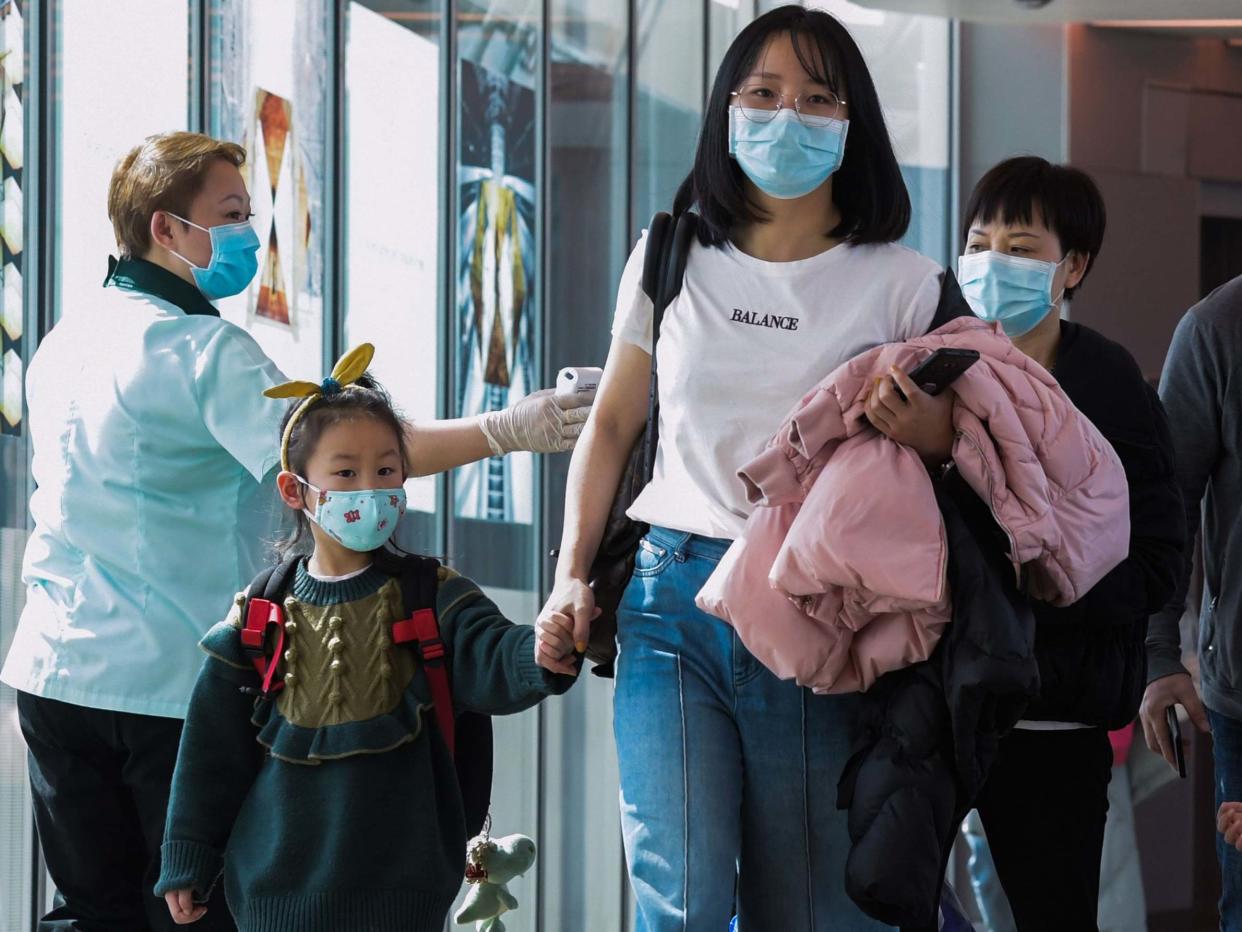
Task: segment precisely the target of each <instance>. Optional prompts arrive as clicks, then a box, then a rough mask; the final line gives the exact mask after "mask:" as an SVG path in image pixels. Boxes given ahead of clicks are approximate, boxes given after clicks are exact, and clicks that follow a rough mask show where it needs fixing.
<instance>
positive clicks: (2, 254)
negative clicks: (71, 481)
mask: <svg viewBox="0 0 1242 932" xmlns="http://www.w3.org/2000/svg"><path fill="white" fill-rule="evenodd" d="M26 11H27V4H26V2H19V3H8V4H5V5H3V6H0V275H3V287H2V288H0V658H2V657H4V656H5V655H6V654H7V653H8V650H9V644H10V643H11V642H12V640H13V632H14V630H15V629H16V627H17V619H18V617H19V616H20V614H21V610H22V606H23V605H24V604H25V600H26V587H25V586H24V585H22V581H21V560H22V554H23V552H24V551H25V549H26V521H27V517H26V491H27V489H26V483H27V475H26V456H27V445H26V440H25V437H24V436H23V424H22V401H23V398H22V377H23V374H24V364H25V362H26V360H27V359H28V358H29V355H30V353H31V351H32V350H33V349H34V339H33V334H30V333H27V332H26V326H25V318H26V314H25V307H24V301H23V297H24V295H23V291H24V289H23V276H24V274H25V271H26V265H25V261H24V260H25V255H26V250H25V244H24V237H23V227H24V223H25V211H24V206H25V205H24V202H23V195H24V182H25V172H24V166H25V164H26V145H25V132H24V129H25V127H24V123H25V119H26V106H25V105H26V101H27V100H28V97H27V90H28V85H27V83H26V80H25V78H26V75H25V72H24V65H25V43H26V28H25V26H26V24H25V19H24V14H25V13H26ZM16 697H17V694H16V693H15V692H14V691H13V690H11V689H8V688H3V687H0V826H3V827H4V830H3V831H2V832H0V929H26V928H30V923H31V917H30V916H29V904H30V890H31V884H32V881H33V879H34V863H33V859H32V858H31V850H32V845H33V841H34V838H33V835H34V829H33V822H32V819H31V817H30V794H29V790H28V783H27V780H26V754H25V748H24V745H23V743H22V738H21V733H20V730H19V729H18V726H17V707H16Z"/></svg>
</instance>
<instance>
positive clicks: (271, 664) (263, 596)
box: [241, 557, 299, 699]
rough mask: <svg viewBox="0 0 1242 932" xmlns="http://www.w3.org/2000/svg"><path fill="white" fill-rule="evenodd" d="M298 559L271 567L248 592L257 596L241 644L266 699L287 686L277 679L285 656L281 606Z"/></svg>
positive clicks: (249, 605) (251, 599)
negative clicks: (271, 643)
mask: <svg viewBox="0 0 1242 932" xmlns="http://www.w3.org/2000/svg"><path fill="white" fill-rule="evenodd" d="M298 559H299V558H298V557H289V558H287V559H285V560H284V561H282V562H281V563H279V564H277V565H276V566H269V567H267V568H266V569H265V570H263V571H262V572H261V573H259V575H258V576H256V577H255V578H254V581H253V582H251V584H250V586H249V588H248V589H247V590H246V591H247V592H251V593H255V595H252V596H250V597H249V598H247V599H246V608H245V618H244V619H243V623H242V630H241V644H242V650H244V651H245V652H246V656H248V657H249V658H250V662H251V663H253V664H254V668H255V670H256V671H257V672H258V674H259V679H260V680H261V681H262V684H263V685H262V688H261V689H260V690H258V692H259V695H261V696H262V697H263V698H264V699H267V698H270V697H271V696H272V695H273V694H275V693H277V692H279V691H280V690H282V689H284V686H285V684H284V681H283V680H279V679H277V678H276V670H277V668H278V667H279V666H280V658H281V657H283V656H284V653H285V613H284V609H283V608H282V607H281V606H282V603H283V601H284V597H285V592H286V591H287V590H288V588H289V583H290V582H291V581H292V579H293V572H294V570H295V569H296V568H297V562H298ZM273 627H274V628H275V629H276V630H275V632H274V635H273V638H272V640H273V641H274V643H275V647H274V650H272V652H271V653H270V654H269V653H268V650H267V645H268V640H269V639H268V634H269V632H270V631H271V629H272V628H273Z"/></svg>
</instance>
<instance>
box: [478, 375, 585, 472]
mask: <svg viewBox="0 0 1242 932" xmlns="http://www.w3.org/2000/svg"><path fill="white" fill-rule="evenodd" d="M579 400H582V399H580V398H577V397H575V398H564V399H560V398H557V397H556V391H555V389H551V388H545V389H541V390H540V391H537V392H531V393H530V394H529V395H527V396H526V397H525V398H522V399H519V400H518V401H515V402H514V403H513V404H511V405H509V407H507V408H505V409H503V410H501V411H488V412H487V413H485V414H483V415H482V416H481V417H480V418H479V429H480V430H482V431H483V436H484V437H486V438H487V444H488V446H490V447H491V448H492V452H493V453H495V454H496V455H497V456H504V455H505V454H506V453H513V452H515V451H517V450H527V451H529V452H531V453H568V452H569V451H570V450H572V449H573V448H574V445H575V444H576V443H577V442H578V436H579V435H580V434H581V433H582V428H583V427H584V426H585V425H586V421H587V418H588V417H589V416H590V414H591V404H590V401H591V400H593V399H589V400H588V403H587V404H584V405H579V406H578V407H573V408H569V409H566V408H564V407H562V406H561V403H562V401H565V402H570V403H573V402H577V401H579Z"/></svg>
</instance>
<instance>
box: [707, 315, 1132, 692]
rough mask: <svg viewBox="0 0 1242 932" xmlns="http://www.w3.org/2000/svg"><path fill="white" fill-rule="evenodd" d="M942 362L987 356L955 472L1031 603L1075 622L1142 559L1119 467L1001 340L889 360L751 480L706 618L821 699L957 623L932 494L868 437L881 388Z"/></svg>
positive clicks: (785, 436)
mask: <svg viewBox="0 0 1242 932" xmlns="http://www.w3.org/2000/svg"><path fill="white" fill-rule="evenodd" d="M941 346H954V347H963V348H969V349H975V350H978V351H979V353H980V360H979V362H978V363H976V364H975V365H974V366H972V367H971V368H970V369H969V370H968V371H967V372H966V374H965V375H963V376H962V377H961V378H960V379H958V381H957V382H956V383H955V384H954V386H953V387H954V390H955V391H956V393H957V402H956V404H955V405H954V412H953V423H954V428H955V430H956V432H957V439H956V441H955V443H954V447H953V459H954V461H955V462H956V464H957V468H958V469H959V470H960V472H961V474H962V477H963V478H964V479H965V480H966V481H967V482H968V483H969V484H970V486H971V488H972V489H974V491H975V493H976V494H978V495H979V497H980V498H981V499H982V500H983V501H985V502H987V503H989V504H990V506H991V510H992V514H993V515H994V516H995V518H996V520H997V522H998V524H999V525H1000V526H1001V528H1002V529H1003V530H1004V531H1005V533H1006V534H1007V536H1008V538H1009V553H1010V555H1011V557H1012V560H1013V565H1014V569H1015V572H1017V573H1018V574H1019V579H1021V580H1022V582H1023V585H1024V587H1025V589H1026V591H1027V592H1028V593H1030V595H1031V596H1033V597H1034V598H1036V599H1040V600H1043V601H1046V602H1051V603H1053V604H1054V605H1069V604H1071V603H1073V602H1076V601H1077V600H1078V599H1080V598H1081V597H1082V596H1083V595H1085V594H1086V593H1087V592H1088V591H1089V590H1090V589H1091V587H1092V586H1094V585H1095V584H1096V583H1097V582H1099V580H1100V579H1101V578H1102V577H1103V576H1104V575H1105V574H1106V573H1108V572H1109V571H1110V570H1111V569H1112V568H1113V567H1115V566H1116V565H1117V564H1118V563H1120V562H1121V561H1122V560H1123V559H1125V557H1126V554H1127V553H1128V550H1129V540H1130V513H1129V489H1128V487H1127V485H1126V478H1125V473H1124V472H1123V470H1122V466H1121V462H1120V460H1119V459H1118V458H1117V454H1116V453H1115V452H1114V451H1113V448H1112V446H1111V445H1110V444H1109V443H1108V441H1107V440H1105V439H1104V437H1103V436H1102V435H1101V434H1100V433H1099V431H1097V430H1096V429H1095V427H1094V425H1092V424H1091V422H1090V421H1088V420H1087V418H1086V417H1084V416H1083V415H1082V414H1081V413H1080V412H1079V411H1078V409H1077V408H1075V407H1074V405H1073V403H1072V402H1070V400H1069V399H1068V398H1067V397H1066V395H1065V393H1064V392H1063V391H1062V390H1061V388H1060V386H1058V385H1057V383H1056V380H1055V379H1053V377H1052V376H1051V375H1049V374H1048V373H1047V372H1046V371H1045V370H1044V369H1043V368H1041V367H1040V366H1039V365H1038V364H1036V363H1035V362H1033V361H1032V360H1030V359H1029V358H1028V357H1027V356H1025V355H1024V354H1023V353H1022V352H1021V351H1019V350H1018V349H1016V348H1015V347H1014V346H1013V344H1012V343H1010V342H1009V340H1008V339H1007V338H1006V337H1005V336H1004V335H1003V334H1002V333H1001V332H1000V330H999V328H998V327H997V325H995V324H988V323H984V322H983V321H979V320H976V319H974V318H960V319H958V320H955V321H952V322H950V323H949V324H947V325H945V326H944V327H942V328H940V329H939V330H937V331H935V332H934V333H932V334H928V335H927V336H925V337H920V338H918V339H915V340H911V341H910V342H908V343H900V344H889V345H886V346H882V347H879V348H877V349H874V350H871V351H869V352H867V353H863V354H862V355H860V356H858V357H856V358H854V359H852V360H851V361H850V362H848V363H846V364H845V365H843V366H841V367H840V368H839V369H837V370H836V371H835V372H833V373H832V374H831V375H830V376H828V378H827V379H825V380H824V381H823V382H822V383H821V384H820V385H819V386H818V387H817V388H816V389H815V390H814V391H812V392H811V393H810V394H809V395H807V396H806V397H804V398H803V399H802V401H801V402H800V403H799V405H798V407H797V408H796V409H795V411H794V412H793V414H792V415H791V416H790V417H789V418H788V419H786V421H785V423H784V425H783V426H782V427H781V430H780V432H779V433H778V434H777V435H776V437H775V438H773V440H772V442H771V443H770V444H769V446H768V448H767V449H766V450H764V452H763V453H762V454H760V455H759V457H758V458H757V459H755V460H754V461H753V462H751V463H750V464H749V465H747V466H746V467H744V468H743V469H742V470H741V472H740V473H739V475H740V476H741V478H742V481H744V482H745V483H746V486H747V490H748V495H749V498H750V500H751V501H752V502H754V503H755V504H756V505H758V506H760V507H757V508H756V509H755V511H754V513H753V514H752V516H751V518H750V520H749V522H748V523H747V525H746V532H745V534H744V535H743V536H742V537H741V538H739V539H738V540H737V541H736V542H735V543H734V544H733V546H732V547H731V548H730V549H729V551H728V553H727V554H726V555H725V557H724V559H723V560H721V562H720V565H719V567H718V568H717V570H716V572H715V573H714V574H713V575H712V577H711V578H710V579H709V580H708V582H707V584H706V585H705V586H704V587H703V590H702V591H701V592H700V593H699V595H698V598H697V600H696V601H697V603H698V605H699V607H700V608H702V609H703V610H704V611H707V612H710V613H711V614H713V615H716V616H718V617H720V618H723V619H725V620H726V621H728V622H730V623H731V624H732V625H733V626H734V627H735V628H736V629H737V632H738V635H739V637H740V638H741V639H742V641H743V643H745V644H746V646H747V647H748V648H749V649H750V651H751V652H752V653H753V654H754V655H755V656H756V657H758V658H759V660H760V661H762V662H763V663H764V664H765V665H766V666H767V667H768V668H769V669H771V670H772V671H773V672H774V673H776V674H777V675H778V676H780V677H782V678H785V679H791V678H792V679H794V680H796V681H797V682H798V683H799V684H801V685H803V686H810V687H812V688H813V689H815V690H816V691H817V692H833V693H840V692H854V691H858V690H865V689H867V688H868V687H870V686H871V684H872V683H874V682H875V680H876V678H877V677H879V676H881V675H882V674H884V673H886V672H888V671H890V670H895V669H898V668H900V667H905V666H909V665H910V664H913V663H916V662H918V661H920V660H926V659H927V657H928V656H929V655H930V654H931V652H932V650H933V648H934V647H935V646H936V642H937V641H938V640H939V637H940V633H941V630H942V629H943V627H944V625H945V624H947V623H948V621H949V619H950V609H951V605H950V599H949V593H948V592H947V584H946V581H945V567H946V562H947V557H948V554H947V551H946V545H945V532H944V525H943V523H942V521H941V518H940V512H939V510H938V509H937V507H936V501H935V494H934V491H933V489H932V486H931V478H930V477H929V476H928V474H927V471H926V469H925V468H924V467H923V465H922V463H921V462H920V460H919V458H918V456H917V455H916V454H915V453H914V452H913V451H912V450H910V449H909V448H907V447H903V446H901V445H900V444H897V443H894V442H893V441H891V440H889V439H888V438H887V437H884V436H882V435H881V434H880V433H879V432H877V431H876V430H875V429H874V428H872V427H871V426H870V425H869V424H868V423H867V422H866V421H865V420H864V419H863V403H864V401H865V399H866V397H867V395H868V393H869V392H870V390H871V387H872V385H873V384H874V382H875V378H876V376H879V375H881V374H884V373H886V372H887V371H888V369H889V367H890V366H894V365H895V366H897V367H899V368H901V369H904V370H905V371H910V370H911V369H913V368H914V366H915V365H917V364H918V363H919V362H921V361H922V360H923V359H925V358H926V357H927V356H928V355H930V353H931V352H932V351H933V350H935V349H937V348H939V347H941Z"/></svg>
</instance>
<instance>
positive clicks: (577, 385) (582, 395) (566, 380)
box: [556, 366, 604, 408]
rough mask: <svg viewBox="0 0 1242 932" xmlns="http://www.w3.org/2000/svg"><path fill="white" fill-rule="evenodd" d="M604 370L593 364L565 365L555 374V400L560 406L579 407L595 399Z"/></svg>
mask: <svg viewBox="0 0 1242 932" xmlns="http://www.w3.org/2000/svg"><path fill="white" fill-rule="evenodd" d="M603 377H604V370H603V369H597V368H595V367H594V366H566V367H565V368H564V369H562V370H561V371H560V372H559V373H558V374H557V376H556V400H557V402H558V403H559V404H560V406H561V407H562V408H579V407H581V406H582V405H589V404H592V403H593V402H594V401H595V392H596V391H598V390H599V382H600V379H602V378H603Z"/></svg>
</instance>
